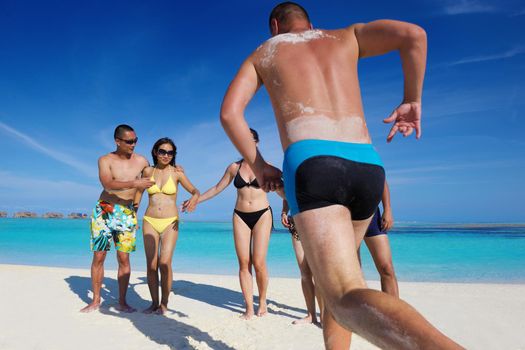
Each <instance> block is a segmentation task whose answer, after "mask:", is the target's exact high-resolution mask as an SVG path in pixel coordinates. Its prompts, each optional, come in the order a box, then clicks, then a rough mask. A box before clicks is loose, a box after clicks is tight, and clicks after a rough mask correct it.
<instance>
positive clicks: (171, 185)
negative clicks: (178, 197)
mask: <svg viewBox="0 0 525 350" xmlns="http://www.w3.org/2000/svg"><path fill="white" fill-rule="evenodd" d="M153 175H155V168H153V174H151V178H150V180H151V181H155V177H154V176H153ZM147 191H148V193H149V194H155V193H161V192H162V193H164V194H168V195H169V194H175V193H177V185H175V181H173V178H172V177H171V174H170V176H169V178H168V181H166V183H165V184H164V186H162V188H159V186H158V185H157V184H155V185H153V186H151V187H150V188H148V189H147Z"/></svg>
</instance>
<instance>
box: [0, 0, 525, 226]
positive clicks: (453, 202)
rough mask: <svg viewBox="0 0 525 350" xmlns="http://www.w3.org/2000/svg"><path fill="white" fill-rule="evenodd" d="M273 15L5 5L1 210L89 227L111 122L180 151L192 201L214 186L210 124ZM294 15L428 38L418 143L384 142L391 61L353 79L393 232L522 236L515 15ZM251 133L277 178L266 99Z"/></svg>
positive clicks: (522, 15)
mask: <svg viewBox="0 0 525 350" xmlns="http://www.w3.org/2000/svg"><path fill="white" fill-rule="evenodd" d="M276 3H277V2H272V1H250V2H248V1H220V2H219V1H217V2H209V3H207V2H180V1H149V2H145V1H111V2H106V1H89V2H87V1H86V2H70V1H67V2H66V1H46V2H41V1H23V0H17V1H14V0H0V32H1V33H2V35H1V36H0V157H1V158H0V159H1V162H0V210H5V211H8V212H9V213H13V212H14V211H18V210H34V211H36V212H39V213H43V212H46V211H51V210H53V211H62V212H64V213H68V212H71V211H83V212H89V211H90V210H91V207H92V206H93V204H94V203H95V201H96V199H97V198H98V195H99V192H100V185H99V183H98V177H97V168H96V165H97V158H98V157H99V156H100V155H102V154H104V153H107V152H110V151H112V150H114V142H113V140H112V133H113V129H114V127H115V126H116V125H118V124H120V123H128V124H130V125H132V126H133V127H134V128H135V130H136V131H137V134H138V136H139V139H140V140H139V144H138V146H137V149H136V150H137V152H138V153H141V154H144V155H148V154H149V152H150V149H151V146H152V145H153V143H154V142H155V140H157V139H158V138H160V137H163V136H169V137H171V138H173V139H174V141H175V143H176V144H177V146H178V148H179V155H178V159H177V161H178V162H179V163H180V164H182V165H183V166H184V168H185V169H186V172H187V174H188V176H189V178H190V179H191V180H192V182H193V183H194V184H195V185H196V186H197V187H198V188H199V189H201V191H204V190H206V189H207V188H209V187H210V186H212V185H213V184H215V183H216V182H217V181H218V180H219V178H220V177H221V176H222V174H223V172H224V170H225V168H226V166H227V165H228V164H229V163H230V162H232V161H234V160H237V159H238V158H239V155H238V153H237V152H236V150H235V149H234V148H233V146H232V145H231V144H230V142H229V140H228V139H227V137H226V135H225V134H224V132H223V130H222V128H221V127H220V124H219V119H218V115H219V107H220V103H221V100H222V97H223V94H224V92H225V90H226V88H227V86H228V84H229V82H230V80H231V79H232V77H233V75H234V74H235V72H236V71H237V69H238V67H239V65H240V64H241V63H242V61H243V60H244V59H245V58H246V57H247V56H248V55H249V54H250V53H251V52H252V51H253V50H254V49H255V48H256V47H257V46H258V45H259V44H260V43H261V42H263V41H264V40H266V39H267V38H268V37H269V32H268V26H267V17H268V14H269V12H270V10H271V8H272V7H273V6H274V5H275V4H276ZM302 4H303V5H304V6H305V7H306V9H307V10H308V11H309V12H310V16H311V19H312V22H313V24H314V26H316V27H319V28H326V29H333V28H341V27H344V26H347V25H350V24H352V23H355V22H368V21H372V20H374V19H380V18H391V19H398V20H405V21H409V22H414V23H417V24H419V25H421V26H422V27H424V28H425V29H426V31H427V35H428V40H429V51H428V66H427V75H426V80H425V88H424V97H423V137H422V139H421V140H419V141H415V139H413V138H410V139H401V138H397V139H395V140H394V141H393V142H392V143H391V144H388V145H387V144H386V142H385V138H386V135H387V133H388V129H389V127H388V126H386V125H384V124H383V123H382V122H381V121H382V119H383V118H384V117H386V116H387V115H388V114H389V112H390V111H391V110H392V109H393V108H394V107H395V106H396V105H397V104H398V103H399V102H400V99H401V97H402V95H401V94H402V86H403V82H402V71H401V68H400V64H399V57H398V55H397V53H392V54H388V55H385V56H382V57H374V58H369V59H366V60H362V61H361V63H360V68H359V69H360V78H361V84H362V93H363V98H364V106H365V114H366V116H367V120H368V126H369V128H370V132H371V135H372V138H373V141H374V144H375V145H376V148H377V149H378V151H379V152H380V154H381V156H382V158H383V161H384V163H385V167H386V171H387V178H388V180H389V183H390V187H391V192H392V204H393V209H394V216H395V219H396V220H398V221H409V222H411V221H432V222H460V221H466V222H525V209H524V207H523V204H522V199H523V198H525V186H524V185H523V179H524V178H525V140H524V138H523V132H524V131H525V127H524V118H523V117H524V113H523V109H524V108H525V88H524V86H525V84H524V83H523V80H524V78H525V39H524V38H523V33H525V5H524V4H523V2H520V1H518V0H516V1H514V0H504V1H481V0H480V1H445V0H439V1H438V0H436V1H404V2H392V1H385V0H381V1H366V2H358V1H354V2H349V1H330V0H327V1H323V2H318V1H304V2H302ZM247 119H248V121H249V123H250V125H251V126H252V127H254V128H255V129H257V130H258V131H259V133H260V136H261V144H260V148H261V151H262V153H263V155H264V156H265V157H266V158H267V159H268V160H269V161H271V162H272V163H274V164H281V162H282V151H281V149H280V145H279V141H278V135H277V131H276V127H275V123H274V120H273V115H272V110H271V106H270V103H269V100H268V96H267V94H266V92H265V91H264V90H261V91H260V92H259V93H258V94H257V96H256V97H255V98H254V100H253V101H252V103H251V104H250V106H249V108H248V112H247ZM148 158H149V157H148ZM150 161H151V160H150ZM180 193H181V195H180V196H181V197H182V198H180V199H185V198H187V196H186V195H185V194H184V192H183V191H181V192H180ZM270 198H271V203H272V206H273V207H274V208H275V211H277V212H278V211H279V210H280V205H281V203H280V200H278V198H277V196H275V195H273V194H272V195H270ZM234 199H235V191H234V189H233V186H231V187H230V188H228V190H226V191H225V192H224V193H223V194H221V195H220V196H219V197H217V199H215V200H212V201H209V202H208V203H204V204H203V205H202V206H200V207H199V208H198V211H197V212H195V213H193V214H191V215H187V216H183V219H185V220H228V219H229V218H231V212H232V209H233V206H234ZM142 204H143V206H145V204H146V202H145V201H144V202H143V203H142Z"/></svg>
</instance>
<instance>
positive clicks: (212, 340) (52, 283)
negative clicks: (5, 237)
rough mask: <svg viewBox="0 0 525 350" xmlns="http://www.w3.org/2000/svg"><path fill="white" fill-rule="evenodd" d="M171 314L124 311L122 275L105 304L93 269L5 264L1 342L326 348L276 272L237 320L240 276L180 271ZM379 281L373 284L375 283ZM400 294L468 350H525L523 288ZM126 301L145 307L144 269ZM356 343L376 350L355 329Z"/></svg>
mask: <svg viewBox="0 0 525 350" xmlns="http://www.w3.org/2000/svg"><path fill="white" fill-rule="evenodd" d="M174 278H175V282H174V292H175V295H173V296H172V297H171V299H170V305H169V306H170V312H169V313H168V314H167V315H165V316H158V315H145V314H142V313H141V312H136V313H132V314H123V313H119V312H118V311H116V310H115V308H114V307H113V306H114V305H115V303H116V298H117V296H118V290H117V283H116V272H115V271H106V279H105V288H104V291H103V294H102V296H103V298H104V300H105V301H104V303H103V306H102V308H101V309H100V311H96V312H92V313H89V314H82V313H79V312H78V311H79V310H80V308H82V307H83V306H85V304H86V303H87V302H88V301H89V299H88V298H89V297H90V289H91V282H90V277H89V270H88V269H85V270H82V269H66V268H50V267H34V266H17V265H0V280H1V287H0V310H1V311H0V349H14V350H16V349H71V348H73V349H75V350H80V349H97V350H99V349H100V350H101V349H112V350H115V349H141V350H146V349H170V348H172V349H243V350H244V349H254V350H255V349H322V348H323V340H322V333H321V329H319V328H318V327H316V326H314V325H292V321H293V320H294V319H296V318H299V317H302V316H303V315H304V310H305V306H304V301H303V298H302V294H301V287H300V282H299V280H298V279H286V278H271V279H270V286H269V290H268V297H269V305H270V306H269V308H270V313H269V314H268V315H267V316H265V317H261V318H255V319H253V320H250V321H243V320H241V319H239V317H238V316H239V312H240V310H241V309H242V295H241V292H240V287H239V284H238V280H237V277H236V276H218V275H194V274H182V273H175V276H174ZM369 285H370V286H371V287H373V288H379V285H378V283H377V282H369ZM400 292H401V296H402V298H403V299H405V300H406V301H408V302H409V303H411V304H412V305H413V306H415V307H416V308H417V309H418V310H419V311H420V312H422V313H423V315H425V316H426V317H427V318H428V319H429V320H430V321H431V322H432V323H434V324H435V325H436V326H437V327H438V328H440V329H441V330H442V331H444V332H445V333H446V334H447V335H449V336H450V337H452V338H453V339H455V340H456V341H458V342H459V343H461V344H462V345H463V346H465V347H466V348H468V349H491V350H493V349H505V350H510V349H525V335H524V330H525V317H523V315H524V312H525V298H524V295H525V285H508V284H455V283H454V284H452V283H450V284H449V283H403V282H401V283H400ZM128 301H129V303H130V304H131V305H132V306H134V307H136V308H138V309H139V310H141V309H144V308H146V307H147V306H149V292H148V288H147V284H146V282H145V274H144V273H143V272H134V273H133V274H132V278H131V283H130V289H129V292H128ZM352 349H375V347H374V346H372V345H371V344H369V343H368V342H366V341H365V340H363V339H361V338H359V337H357V336H355V337H354V338H353V343H352Z"/></svg>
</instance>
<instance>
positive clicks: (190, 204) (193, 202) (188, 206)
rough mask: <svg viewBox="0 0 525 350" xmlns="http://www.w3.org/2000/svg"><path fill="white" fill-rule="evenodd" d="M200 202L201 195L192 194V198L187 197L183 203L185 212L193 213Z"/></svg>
mask: <svg viewBox="0 0 525 350" xmlns="http://www.w3.org/2000/svg"><path fill="white" fill-rule="evenodd" d="M198 202H199V196H197V195H195V196H192V197H191V198H190V199H187V200H185V201H184V202H183V203H182V211H183V212H185V213H191V212H192V211H194V210H195V208H196V207H197V203H198Z"/></svg>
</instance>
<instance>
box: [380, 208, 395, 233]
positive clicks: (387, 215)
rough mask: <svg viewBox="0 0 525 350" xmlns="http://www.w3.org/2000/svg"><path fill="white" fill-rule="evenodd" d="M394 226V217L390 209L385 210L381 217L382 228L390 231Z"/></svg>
mask: <svg viewBox="0 0 525 350" xmlns="http://www.w3.org/2000/svg"><path fill="white" fill-rule="evenodd" d="M393 226H394V217H393V216H392V212H391V211H390V210H385V211H383V216H382V217H381V230H382V231H389V230H390V229H391V228H392V227H393Z"/></svg>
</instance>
